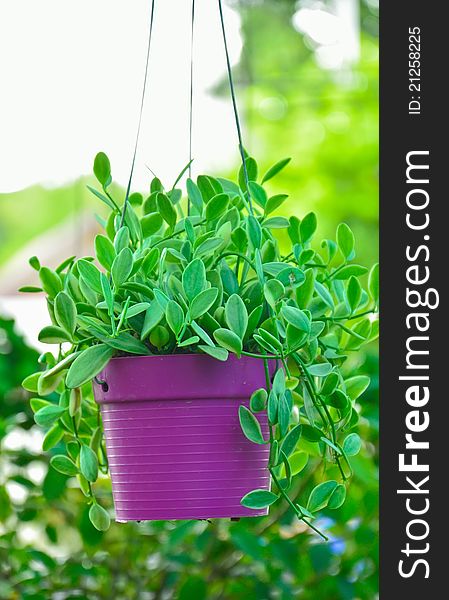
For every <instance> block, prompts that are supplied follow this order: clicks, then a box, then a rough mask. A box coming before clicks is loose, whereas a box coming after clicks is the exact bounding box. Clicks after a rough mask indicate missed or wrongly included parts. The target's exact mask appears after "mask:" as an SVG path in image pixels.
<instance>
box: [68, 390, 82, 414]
mask: <svg viewBox="0 0 449 600" xmlns="http://www.w3.org/2000/svg"><path fill="white" fill-rule="evenodd" d="M82 399H83V397H82V394H81V389H80V388H74V389H73V390H71V391H70V400H69V415H70V416H71V417H74V416H75V415H76V414H77V413H78V411H79V410H80V408H81V401H82Z"/></svg>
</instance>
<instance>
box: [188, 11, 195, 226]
mask: <svg viewBox="0 0 449 600" xmlns="http://www.w3.org/2000/svg"><path fill="white" fill-rule="evenodd" d="M194 32H195V0H192V13H191V23H190V114H189V177H192V130H193V39H194ZM187 214H188V215H190V198H187Z"/></svg>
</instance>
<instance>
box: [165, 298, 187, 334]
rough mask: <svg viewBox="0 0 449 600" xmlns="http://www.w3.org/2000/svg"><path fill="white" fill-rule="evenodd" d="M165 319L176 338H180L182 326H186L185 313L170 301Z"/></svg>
mask: <svg viewBox="0 0 449 600" xmlns="http://www.w3.org/2000/svg"><path fill="white" fill-rule="evenodd" d="M165 318H166V319H167V323H168V326H169V327H170V329H171V330H172V331H173V333H174V334H175V336H176V338H177V337H178V336H179V334H180V332H181V329H182V326H183V325H184V311H183V310H182V308H181V307H180V306H179V304H178V303H177V302H175V301H174V300H170V302H169V303H168V304H167V308H166V309H165Z"/></svg>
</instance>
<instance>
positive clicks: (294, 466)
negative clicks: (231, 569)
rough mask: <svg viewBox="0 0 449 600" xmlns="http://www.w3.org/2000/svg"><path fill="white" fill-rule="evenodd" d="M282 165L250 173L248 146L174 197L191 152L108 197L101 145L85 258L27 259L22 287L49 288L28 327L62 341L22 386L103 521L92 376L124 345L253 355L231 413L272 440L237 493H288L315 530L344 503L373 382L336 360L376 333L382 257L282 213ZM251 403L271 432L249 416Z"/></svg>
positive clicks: (252, 435) (102, 469) (273, 497)
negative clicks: (250, 374)
mask: <svg viewBox="0 0 449 600" xmlns="http://www.w3.org/2000/svg"><path fill="white" fill-rule="evenodd" d="M288 162H289V159H284V160H281V161H279V162H278V163H276V164H275V165H273V166H272V167H271V168H270V169H269V170H268V171H267V172H266V173H265V174H264V175H263V176H260V175H259V173H258V166H257V163H256V161H255V160H254V158H252V157H250V156H248V155H245V165H244V166H245V168H243V166H242V167H241V168H240V171H239V174H238V177H237V181H230V180H228V179H224V178H215V177H211V176H209V175H200V176H199V177H198V178H197V179H196V182H195V181H193V180H192V179H191V178H187V180H186V195H185V194H183V191H182V190H181V189H180V188H179V187H178V184H179V182H180V181H181V179H182V178H183V176H184V174H185V173H186V171H187V167H188V166H189V165H187V167H186V168H185V169H183V171H182V172H181V174H180V175H179V177H178V178H177V179H176V181H175V183H174V185H173V186H172V187H169V188H166V187H164V186H163V184H162V182H161V181H160V180H159V179H158V178H157V177H154V178H153V180H152V181H151V185H150V190H149V195H148V196H147V197H145V198H144V196H143V195H142V194H140V193H133V194H131V195H129V196H128V195H127V196H126V197H125V201H124V202H119V201H118V200H117V199H116V198H114V197H113V194H112V193H111V191H110V186H111V182H112V177H111V167H110V162H109V159H108V157H107V156H106V155H105V154H104V153H99V154H98V155H97V156H96V158H95V162H94V173H95V176H96V178H97V180H98V183H99V186H98V187H99V189H98V187H97V188H90V189H91V191H92V193H93V194H94V195H95V196H96V197H97V198H98V199H99V200H100V201H101V202H102V203H103V204H104V205H106V207H107V209H108V210H109V214H108V216H107V218H105V219H103V218H101V217H98V216H97V220H98V222H99V224H100V226H101V227H102V230H103V232H102V233H100V234H98V235H97V236H96V238H95V256H86V257H82V258H76V257H74V256H72V257H70V258H68V259H66V260H64V261H63V262H62V263H61V264H60V265H59V267H57V268H56V269H55V270H52V269H50V268H48V267H47V266H42V265H41V264H40V262H39V260H38V258H37V257H33V258H31V259H30V261H29V262H30V265H31V266H32V267H33V268H34V269H36V270H37V271H38V273H39V278H40V282H41V286H40V287H25V288H22V290H21V291H24V292H37V293H39V292H43V293H45V295H46V299H47V306H48V312H49V315H50V320H51V324H50V325H48V326H46V327H44V328H43V329H42V331H41V332H40V334H39V340H40V341H41V342H43V343H48V344H58V345H59V352H58V354H57V356H54V354H53V353H51V352H46V353H44V354H42V355H41V357H40V359H39V360H40V363H41V365H42V368H41V369H40V370H39V371H37V372H36V373H34V374H32V375H30V376H29V377H27V378H26V379H25V381H24V383H23V385H24V387H25V388H26V389H27V390H28V391H30V392H32V393H33V394H35V397H33V398H32V399H31V407H32V409H33V411H34V413H35V415H34V418H35V421H36V423H37V424H38V425H40V426H42V427H43V428H44V429H45V431H46V433H45V437H44V442H43V447H44V449H45V450H46V451H48V450H51V449H52V448H54V447H55V446H56V445H58V444H59V442H61V441H63V442H64V443H65V450H66V451H65V453H64V454H56V455H54V456H53V457H52V458H51V464H52V465H53V467H54V468H55V469H56V470H58V471H60V472H61V473H64V474H65V475H68V476H76V477H77V479H78V482H79V485H80V488H81V490H82V492H83V493H84V494H85V496H86V497H87V499H88V502H89V503H90V505H91V506H90V518H91V521H92V523H93V524H94V526H95V527H97V528H98V529H100V530H105V529H107V528H108V527H109V515H108V513H107V512H106V511H105V510H104V508H102V506H101V505H100V503H99V502H98V500H97V498H96V496H95V482H96V480H97V478H98V475H99V473H107V469H108V466H107V456H106V452H105V447H104V441H103V433H102V424H101V418H100V413H99V409H98V406H97V405H96V404H95V402H94V400H93V397H92V394H91V382H92V380H93V378H95V377H96V376H97V375H98V373H99V372H100V371H101V370H102V369H103V368H104V367H105V365H106V364H107V363H108V361H109V360H110V359H111V358H112V357H113V356H121V355H161V354H172V353H174V352H175V353H180V354H182V353H204V354H207V355H209V356H211V357H213V358H214V359H216V360H220V361H226V360H227V358H228V355H229V353H233V354H235V355H236V356H238V357H240V356H251V357H255V358H257V359H260V360H261V361H263V363H264V367H265V374H266V377H265V379H266V381H265V385H264V387H262V388H260V389H257V390H254V391H253V393H252V396H251V399H250V408H249V409H248V408H246V407H245V406H241V407H240V408H239V418H240V424H241V428H242V431H243V433H244V435H245V436H246V437H247V438H248V439H249V440H251V442H253V443H255V444H269V445H270V457H269V466H268V469H269V472H270V474H271V478H272V484H273V485H272V491H267V490H253V491H251V492H250V493H248V494H247V495H246V496H245V497H244V498H242V500H241V503H242V504H243V505H244V506H246V507H249V508H254V509H258V508H262V507H266V506H269V505H271V504H273V503H274V502H276V501H278V500H279V499H281V498H283V499H284V500H285V501H286V502H288V503H289V505H290V507H291V509H292V510H293V511H294V513H295V514H296V515H297V517H298V519H300V520H303V521H304V522H305V523H307V525H308V526H310V527H311V528H312V529H315V530H316V531H318V530H317V529H316V528H315V526H314V525H313V523H312V521H313V519H314V518H315V516H316V514H317V513H318V512H319V511H321V510H323V509H325V508H327V509H336V508H338V507H340V506H341V505H342V504H343V502H344V500H345V496H346V488H347V482H348V480H349V478H350V477H351V474H352V469H351V465H350V458H351V456H354V455H355V454H357V453H358V452H359V450H360V447H361V440H360V438H359V436H358V435H357V434H356V433H354V432H352V431H351V430H352V429H353V428H354V427H355V425H356V424H357V420H358V412H357V410H356V406H355V402H356V400H357V398H358V397H359V396H360V395H361V394H362V393H363V391H364V390H365V389H366V387H367V386H368V384H369V379H368V378H367V377H365V376H363V375H358V374H354V375H351V376H349V377H348V376H345V375H344V373H345V371H344V370H342V366H343V364H344V362H345V361H346V359H347V358H348V357H349V356H350V355H351V354H353V353H354V352H357V351H358V350H359V348H360V347H361V346H362V344H365V343H366V342H369V341H371V340H373V339H375V337H376V336H377V334H378V321H377V312H378V297H379V284H378V265H374V266H373V267H372V268H371V269H370V271H368V269H367V268H366V267H365V266H362V265H360V264H357V263H356V262H354V260H355V257H356V249H355V240H354V235H353V233H352V231H351V229H350V227H349V226H348V225H347V224H345V223H341V224H340V225H339V226H338V228H337V231H336V239H335V240H331V239H326V240H323V241H322V242H321V243H320V244H316V243H315V242H314V236H315V233H316V229H317V219H316V215H315V214H314V213H312V212H311V213H309V214H307V215H305V216H304V217H303V218H302V219H299V218H298V217H297V216H291V217H290V218H285V217H283V216H279V215H278V214H277V213H278V209H279V208H280V207H281V206H282V204H283V203H284V202H285V200H286V199H287V195H285V194H276V195H272V196H270V195H269V194H268V192H267V190H266V183H267V182H268V181H270V180H271V179H272V178H273V177H275V176H276V175H277V174H278V173H279V172H280V171H281V170H282V169H283V168H284V167H285V166H286V165H287V164H288ZM245 171H246V172H245ZM362 281H367V285H366V286H364V285H363V284H362ZM365 288H366V289H365ZM270 361H271V364H275V365H276V369H275V374H274V376H272V374H271V373H272V371H270ZM262 411H266V412H267V415H268V420H269V432H270V433H269V438H268V439H265V438H264V436H263V434H262V432H261V428H260V425H259V421H258V419H257V418H256V415H257V413H260V412H262ZM311 457H312V458H313V459H314V460H310V466H308V465H309V459H310V458H311ZM317 458H318V459H320V460H322V461H325V463H326V464H327V468H326V471H325V473H326V477H325V478H324V480H323V481H322V482H321V483H320V484H319V485H317V486H316V487H315V488H314V489H312V491H311V493H310V495H309V497H308V498H307V499H305V500H304V501H303V502H302V503H301V504H299V503H298V502H297V501H296V499H293V498H291V497H290V496H289V490H290V488H291V485H292V479H293V478H294V477H296V476H298V474H299V473H301V472H303V471H304V470H305V469H307V468H309V469H316V468H317V467H316V464H317V461H316V459H317ZM318 533H319V532H318Z"/></svg>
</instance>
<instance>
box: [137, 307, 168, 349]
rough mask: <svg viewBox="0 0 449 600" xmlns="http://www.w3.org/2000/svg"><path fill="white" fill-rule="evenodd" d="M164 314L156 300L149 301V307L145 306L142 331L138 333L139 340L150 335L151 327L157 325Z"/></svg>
mask: <svg viewBox="0 0 449 600" xmlns="http://www.w3.org/2000/svg"><path fill="white" fill-rule="evenodd" d="M164 314H165V311H164V310H163V308H162V307H161V306H160V305H159V303H158V302H157V300H153V302H151V304H150V307H149V308H147V310H146V313H145V320H144V322H143V326H142V332H141V334H140V339H141V340H144V339H145V338H147V337H148V336H149V335H150V333H151V332H152V331H153V329H154V328H155V327H156V326H157V325H159V323H160V322H161V321H162V318H163V316H164Z"/></svg>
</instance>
